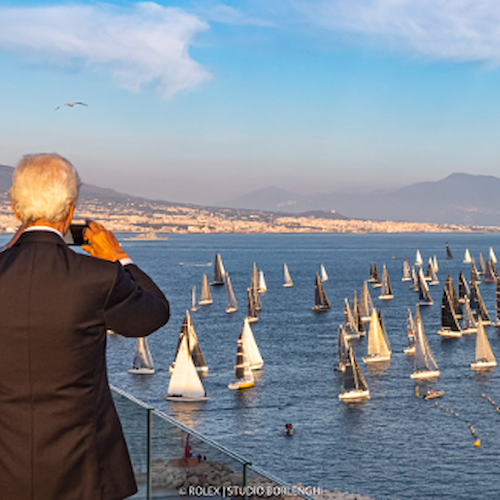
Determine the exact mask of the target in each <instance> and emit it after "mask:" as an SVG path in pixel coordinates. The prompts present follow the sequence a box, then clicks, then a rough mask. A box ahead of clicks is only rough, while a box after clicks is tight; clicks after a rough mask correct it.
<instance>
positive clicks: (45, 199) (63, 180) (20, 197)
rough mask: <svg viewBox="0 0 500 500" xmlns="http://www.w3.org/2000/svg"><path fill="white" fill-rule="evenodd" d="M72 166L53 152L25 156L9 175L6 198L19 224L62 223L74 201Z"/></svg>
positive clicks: (75, 186) (75, 188)
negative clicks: (19, 220) (39, 221)
mask: <svg viewBox="0 0 500 500" xmlns="http://www.w3.org/2000/svg"><path fill="white" fill-rule="evenodd" d="M79 188H80V178H79V177H78V173H77V171H76V170H75V167H73V165H72V164H71V163H70V162H69V161H68V160H66V159H65V158H63V157H62V156H59V155H58V154H55V153H40V154H36V155H26V156H24V157H23V158H22V160H21V161H20V162H19V163H18V165H17V167H16V169H15V170H14V173H13V174H12V186H11V188H10V190H9V196H10V199H11V201H12V205H13V207H14V209H15V210H16V212H17V214H18V215H19V217H20V218H21V221H22V222H23V224H33V223H34V222H36V221H38V220H46V221H48V222H60V221H63V220H64V219H65V218H66V217H67V215H68V213H69V210H70V208H71V205H72V204H73V203H75V202H76V200H77V198H78V190H79Z"/></svg>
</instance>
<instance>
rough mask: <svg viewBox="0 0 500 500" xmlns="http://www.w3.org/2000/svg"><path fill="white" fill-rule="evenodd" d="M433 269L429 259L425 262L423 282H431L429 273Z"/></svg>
mask: <svg viewBox="0 0 500 500" xmlns="http://www.w3.org/2000/svg"><path fill="white" fill-rule="evenodd" d="M433 268H434V264H433V263H432V259H431V258H430V257H429V260H428V262H427V271H426V273H425V276H424V277H425V281H431V279H432V277H431V273H432V269H433Z"/></svg>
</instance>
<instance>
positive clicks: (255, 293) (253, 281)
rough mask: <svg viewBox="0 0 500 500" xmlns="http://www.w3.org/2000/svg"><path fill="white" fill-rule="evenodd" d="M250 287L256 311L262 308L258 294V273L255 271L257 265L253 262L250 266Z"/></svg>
mask: <svg viewBox="0 0 500 500" xmlns="http://www.w3.org/2000/svg"><path fill="white" fill-rule="evenodd" d="M250 289H251V290H252V295H253V302H254V304H255V309H256V310H257V311H260V310H261V309H262V305H261V302H260V295H259V273H258V271H257V265H256V264H255V262H254V263H253V268H252V279H251V281H250Z"/></svg>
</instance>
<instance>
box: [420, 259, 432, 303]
mask: <svg viewBox="0 0 500 500" xmlns="http://www.w3.org/2000/svg"><path fill="white" fill-rule="evenodd" d="M432 304H434V301H433V300H432V297H431V294H430V293H429V287H428V286H427V282H426V281H425V279H424V273H423V271H422V267H419V268H418V305H420V306H432Z"/></svg>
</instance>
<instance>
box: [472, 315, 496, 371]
mask: <svg viewBox="0 0 500 500" xmlns="http://www.w3.org/2000/svg"><path fill="white" fill-rule="evenodd" d="M475 361H486V362H492V361H496V360H495V356H494V355H493V351H492V350H491V346H490V342H489V341H488V337H487V336H486V331H485V330H484V326H483V324H482V323H481V322H479V323H478V325H477V336H476V359H475Z"/></svg>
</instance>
